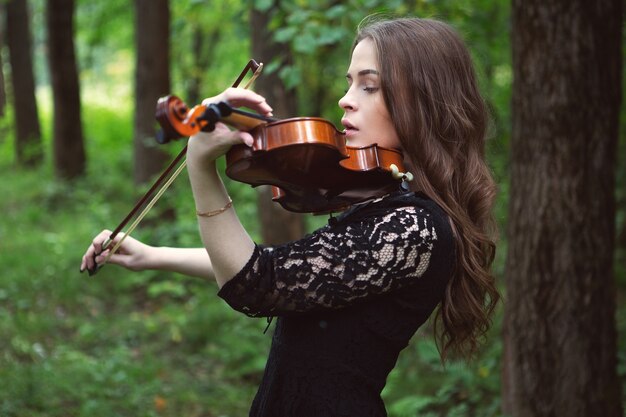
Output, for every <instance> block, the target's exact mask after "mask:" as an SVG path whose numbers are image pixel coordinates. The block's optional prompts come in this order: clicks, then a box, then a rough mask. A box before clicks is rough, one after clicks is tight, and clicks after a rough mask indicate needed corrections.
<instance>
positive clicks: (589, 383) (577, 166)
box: [503, 0, 622, 417]
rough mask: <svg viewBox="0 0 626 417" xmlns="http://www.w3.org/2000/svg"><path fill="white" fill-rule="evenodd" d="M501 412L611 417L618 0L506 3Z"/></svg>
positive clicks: (615, 384) (616, 410)
mask: <svg viewBox="0 0 626 417" xmlns="http://www.w3.org/2000/svg"><path fill="white" fill-rule="evenodd" d="M512 5H513V7H512V21H513V31H512V33H513V35H512V48H513V74H514V82H513V103H512V104H513V134H512V150H511V152H512V153H511V155H512V157H511V199H510V206H509V225H508V231H507V232H508V239H509V247H508V255H507V264H506V285H507V294H508V296H507V302H506V304H505V309H506V310H505V326H504V329H505V330H504V331H505V334H504V342H505V354H504V355H505V364H504V373H503V376H504V378H503V379H504V393H503V394H504V404H505V407H504V408H505V412H506V413H507V414H510V415H511V416H513V417H534V416H537V417H539V416H541V417H546V416H551V417H561V416H568V417H578V416H580V417H582V416H585V417H593V416H603V417H621V416H622V409H621V402H620V381H619V379H618V377H617V373H616V365H617V359H616V343H617V341H616V327H615V308H616V307H615V304H616V300H615V283H614V277H613V272H612V256H613V252H614V238H615V200H614V191H615V175H614V171H615V155H616V144H617V138H618V117H619V106H620V100H621V97H620V91H621V87H620V82H621V79H620V76H621V48H620V36H621V28H622V4H621V0H597V1H587V0H554V1H550V2H546V1H544V0H513V3H512Z"/></svg>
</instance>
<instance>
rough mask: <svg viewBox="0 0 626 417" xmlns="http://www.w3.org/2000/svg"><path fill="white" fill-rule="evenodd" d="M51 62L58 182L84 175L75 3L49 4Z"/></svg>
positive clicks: (52, 1) (55, 0) (57, 1)
mask: <svg viewBox="0 0 626 417" xmlns="http://www.w3.org/2000/svg"><path fill="white" fill-rule="evenodd" d="M47 6H48V7H47V10H46V12H47V13H46V19H47V23H48V25H47V26H48V62H49V66H50V80H51V82H52V95H53V102H54V129H53V148H54V170H55V173H56V175H57V177H59V178H64V179H72V178H77V177H79V176H81V175H83V174H84V173H85V147H84V144H83V129H82V125H81V116H80V85H79V81H78V70H77V67H76V55H75V53H74V22H73V21H74V0H48V2H47Z"/></svg>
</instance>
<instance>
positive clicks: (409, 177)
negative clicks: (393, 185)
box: [389, 164, 413, 181]
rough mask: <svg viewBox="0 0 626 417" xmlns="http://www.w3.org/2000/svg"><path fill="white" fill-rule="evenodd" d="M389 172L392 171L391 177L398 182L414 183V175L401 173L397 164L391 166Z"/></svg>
mask: <svg viewBox="0 0 626 417" xmlns="http://www.w3.org/2000/svg"><path fill="white" fill-rule="evenodd" d="M389 170H391V176H392V177H393V178H394V179H396V180H402V181H413V174H411V173H410V172H400V169H399V168H398V166H397V165H396V164H391V165H389Z"/></svg>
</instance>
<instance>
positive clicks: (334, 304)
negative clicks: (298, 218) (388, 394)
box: [219, 192, 454, 417]
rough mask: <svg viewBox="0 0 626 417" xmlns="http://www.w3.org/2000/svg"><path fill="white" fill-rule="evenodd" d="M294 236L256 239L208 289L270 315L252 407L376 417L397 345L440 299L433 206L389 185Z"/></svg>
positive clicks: (261, 412) (442, 226) (282, 414)
mask: <svg viewBox="0 0 626 417" xmlns="http://www.w3.org/2000/svg"><path fill="white" fill-rule="evenodd" d="M329 223H330V224H329V225H328V226H325V227H323V228H321V229H320V230H318V231H316V232H314V233H312V234H311V235H308V236H306V237H305V238H303V239H301V240H299V241H296V242H291V243H289V244H285V245H282V246H276V247H259V246H257V247H256V248H255V251H254V253H253V255H252V257H251V259H250V260H249V261H248V263H247V265H246V266H245V267H244V268H243V269H242V270H241V271H240V272H239V273H238V274H237V275H236V276H235V277H234V278H233V279H232V280H231V281H229V282H228V283H226V284H225V285H224V286H223V287H222V289H221V290H220V292H219V296H220V297H222V298H223V299H224V300H226V301H227V302H228V304H230V305H231V306H232V307H233V308H234V309H236V310H238V311H241V312H243V313H245V314H247V315H249V316H252V317H259V316H267V317H274V316H275V317H277V321H276V329H275V332H274V337H273V340H272V347H271V351H270V355H269V358H268V362H267V365H266V368H265V373H264V376H263V381H262V382H261V385H260V387H259V390H258V392H257V395H256V397H255V399H254V402H253V404H252V409H251V410H250V416H254V417H261V416H262V417H308V416H311V417H313V416H314V417H381V416H386V411H385V406H384V404H383V401H382V399H381V397H380V393H381V391H382V389H383V387H384V386H385V382H386V378H387V375H388V374H389V372H390V371H391V370H392V369H393V367H394V366H395V363H396V360H397V358H398V354H399V353H400V351H401V350H402V349H403V348H405V347H406V346H407V345H408V342H409V339H410V338H411V336H412V335H413V334H414V333H415V331H416V330H417V329H418V327H419V326H420V325H421V324H422V323H424V321H426V319H427V318H428V317H429V316H430V314H431V313H432V311H433V310H434V308H435V307H436V306H437V304H438V303H439V302H440V301H441V299H442V297H443V293H444V290H445V287H446V284H447V283H448V280H449V278H450V275H451V273H452V268H453V265H454V241H453V238H452V232H451V229H450V226H449V223H448V218H447V216H446V215H445V213H444V212H443V211H442V209H441V208H440V207H439V206H437V205H436V204H435V203H434V202H432V201H431V200H429V199H427V198H426V197H424V196H422V195H419V194H418V195H416V194H414V193H401V192H399V193H396V194H392V195H390V196H387V197H386V198H383V199H380V200H377V201H373V202H369V203H365V204H361V205H359V206H355V207H353V208H352V209H350V210H348V211H347V212H345V213H343V214H342V215H341V216H339V217H337V218H336V219H331V221H330V222H329Z"/></svg>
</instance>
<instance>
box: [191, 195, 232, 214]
mask: <svg viewBox="0 0 626 417" xmlns="http://www.w3.org/2000/svg"><path fill="white" fill-rule="evenodd" d="M232 206H233V200H231V199H230V197H228V203H226V205H225V206H224V207H222V208H221V209H217V210H211V211H205V212H200V211H196V214H197V215H198V216H200V217H213V216H217V215H218V214H222V213H223V212H225V211H226V210H228V209H229V208H231V207H232Z"/></svg>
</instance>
